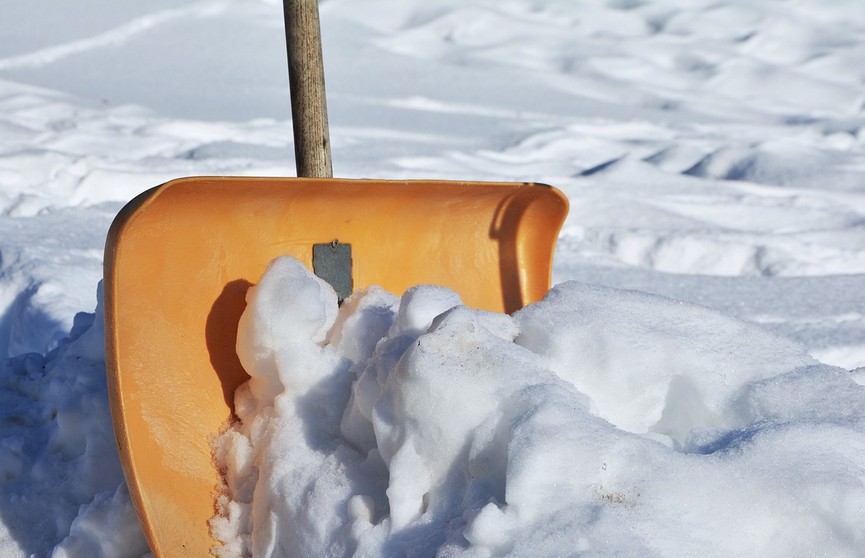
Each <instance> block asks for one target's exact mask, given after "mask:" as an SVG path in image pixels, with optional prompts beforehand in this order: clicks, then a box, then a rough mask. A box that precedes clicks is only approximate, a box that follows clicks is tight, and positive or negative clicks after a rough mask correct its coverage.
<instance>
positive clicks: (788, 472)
mask: <svg viewBox="0 0 865 558" xmlns="http://www.w3.org/2000/svg"><path fill="white" fill-rule="evenodd" d="M247 303H248V306H247V309H246V311H245V313H244V315H243V317H242V318H241V321H240V330H239V332H238V344H237V352H238V356H240V359H241V362H242V363H243V366H244V368H245V369H246V370H248V371H249V373H250V375H251V376H252V378H251V380H250V381H249V382H248V383H247V384H244V385H243V386H242V387H241V388H239V389H238V392H237V396H236V397H237V399H236V405H237V414H238V417H239V422H237V423H236V424H235V425H234V426H233V427H232V428H231V429H229V430H228V431H226V432H225V433H224V434H223V435H222V436H221V437H220V438H219V439H218V440H217V442H216V448H217V450H216V453H217V458H218V462H219V466H220V468H221V469H223V468H224V469H225V470H226V482H227V486H226V489H225V492H224V495H223V496H222V497H221V499H220V503H219V505H220V510H221V514H220V517H219V518H218V519H216V520H214V522H213V526H214V532H215V534H216V535H217V536H218V537H219V538H220V539H221V540H223V541H225V543H226V544H225V547H224V548H221V549H219V550H218V552H219V554H220V555H221V556H250V555H252V556H347V555H360V556H433V555H439V556H456V555H462V556H497V555H504V554H508V555H516V556H564V555H572V554H574V553H577V554H579V553H583V552H585V553H587V554H590V555H597V554H611V555H615V556H621V555H631V556H657V555H661V556H719V557H720V556H724V557H729V556H779V557H780V556H816V555H825V556H858V555H861V551H862V548H865V531H863V529H862V522H863V515H862V513H863V510H865V482H863V481H865V387H863V386H860V385H858V384H857V383H855V382H854V381H853V379H852V378H851V376H850V373H849V372H847V371H846V370H843V369H840V368H835V367H830V366H826V365H823V364H819V363H818V362H816V361H815V360H814V359H813V358H811V357H809V356H808V355H807V354H806V353H805V352H804V351H803V350H802V349H801V348H799V347H798V346H797V345H795V344H794V343H792V342H790V341H789V340H787V339H784V338H781V337H777V336H774V335H772V334H769V333H767V332H765V331H763V330H761V329H759V328H757V327H755V326H753V325H748V324H745V323H743V322H739V321H737V320H734V319H731V318H728V317H725V316H723V315H721V314H718V313H716V312H714V311H711V310H708V309H705V308H700V307H696V306H690V305H682V304H680V303H677V302H675V301H672V300H669V299H665V298H661V297H658V296H655V295H648V294H644V293H638V292H633V291H620V290H614V289H609V288H606V287H597V286H592V285H586V284H583V283H577V282H568V283H563V284H561V285H558V286H557V287H555V288H554V289H553V290H552V291H550V293H549V294H548V295H547V297H546V298H545V299H544V301H543V302H540V303H536V304H533V305H530V306H528V307H526V308H524V309H523V310H520V311H518V312H517V313H516V314H515V315H514V316H513V317H510V316H507V315H502V314H494V313H489V312H483V311H478V310H471V309H469V308H466V307H464V306H462V305H461V304H460V300H459V297H458V296H457V295H456V294H455V293H453V292H452V291H448V290H447V289H444V288H442V287H433V286H420V287H416V288H414V289H412V290H409V291H408V292H406V293H405V294H404V295H403V297H402V299H401V300H398V299H397V298H396V297H395V296H393V295H391V294H389V293H386V292H384V291H382V290H381V289H377V288H370V289H367V290H364V291H361V292H359V293H356V294H355V295H353V296H352V297H351V298H350V299H348V301H346V303H345V305H344V306H343V307H342V308H341V309H340V310H339V313H338V314H337V311H336V310H337V305H336V294H335V293H334V291H333V289H331V288H330V286H329V285H327V284H326V283H324V282H323V281H322V280H320V279H318V278H317V277H315V276H314V275H313V274H312V273H311V272H309V271H308V270H307V269H306V267H304V266H303V264H301V263H300V262H298V261H296V260H294V259H291V258H288V257H286V258H282V259H277V260H275V261H274V262H272V264H271V265H270V267H269V268H268V271H267V272H266V273H265V275H264V277H263V278H262V280H261V282H260V283H259V284H258V285H257V286H256V287H253V288H252V289H250V291H249V293H248V295H247ZM743 339H747V340H748V342H747V343H742V340H743Z"/></svg>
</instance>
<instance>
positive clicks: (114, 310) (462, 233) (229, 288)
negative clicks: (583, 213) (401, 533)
mask: <svg viewBox="0 0 865 558" xmlns="http://www.w3.org/2000/svg"><path fill="white" fill-rule="evenodd" d="M284 7H285V17H286V37H287V42H288V52H289V67H290V78H291V92H292V114H293V120H294V134H295V136H294V137H295V151H296V158H297V167H298V176H300V177H301V178H226V177H221V178H217V177H195V178H184V179H179V180H175V181H172V182H168V183H166V184H163V185H161V186H158V187H156V188H154V189H152V190H149V191H147V192H144V193H143V194H141V195H140V196H138V197H137V198H135V199H134V200H132V201H131V202H130V203H129V204H128V205H127V206H126V207H124V208H123V210H122V211H121V212H120V213H119V214H118V216H117V217H116V219H115V221H114V223H113V224H112V227H111V230H110V232H109V235H108V239H107V241H106V250H105V280H104V292H105V320H106V344H107V363H106V364H107V373H108V386H109V397H110V400H111V412H112V417H113V422H114V429H115V434H116V437H117V445H118V450H119V453H120V459H121V462H122V465H123V470H124V473H125V476H126V480H127V483H128V485H129V492H130V495H131V497H132V501H133V504H134V506H135V508H136V511H137V513H138V517H139V519H140V520H141V524H142V527H143V529H144V532H145V535H146V536H147V539H148V541H149V543H150V546H151V549H152V550H153V553H154V555H155V556H157V557H160V556H207V555H208V554H209V553H210V552H211V548H213V547H214V546H216V545H217V544H218V543H216V542H215V541H214V540H212V538H211V536H210V531H209V526H208V520H210V519H211V518H212V517H213V516H214V514H215V504H214V502H215V498H214V494H215V492H216V489H217V486H218V484H219V482H220V476H219V471H217V469H216V467H215V465H214V462H213V458H212V452H211V441H212V439H213V437H214V436H215V435H216V434H217V433H218V432H219V431H220V429H221V428H223V427H224V426H225V425H226V424H227V422H228V421H229V420H230V418H231V416H232V412H233V410H232V403H233V394H234V390H235V388H236V387H237V386H238V385H240V384H241V383H242V382H243V381H245V380H246V379H247V378H248V376H247V374H246V372H245V371H244V370H243V368H242V367H241V365H240V362H239V360H238V358H237V355H236V354H235V343H236V335H237V323H238V320H239V318H240V315H241V313H242V312H243V309H244V307H245V295H246V291H247V289H248V288H249V287H250V286H251V285H252V284H253V283H255V282H256V281H257V280H258V278H259V277H260V276H261V274H262V273H263V272H264V270H265V268H266V266H267V264H268V262H270V261H271V260H272V259H273V258H275V257H277V256H281V255H286V254H288V255H291V256H294V257H296V258H298V259H299V260H301V261H302V262H304V263H305V264H306V265H307V266H309V268H310V269H311V270H313V271H314V272H315V273H316V274H318V275H319V276H321V277H322V278H324V279H325V280H327V281H328V282H330V283H331V284H332V285H333V286H334V288H335V290H336V291H337V293H338V295H339V297H340V298H345V297H347V296H350V294H351V292H353V291H357V290H359V289H362V288H364V287H367V286H369V285H381V286H382V287H384V288H385V289H388V290H390V291H391V292H394V293H397V294H399V293H402V292H403V291H405V290H406V289H407V288H409V287H412V286H414V285H417V284H439V285H445V286H448V287H450V288H452V289H454V290H455V291H457V292H458V293H459V294H460V295H461V297H462V299H463V301H464V302H465V303H466V304H467V305H468V306H472V307H476V308H482V309H487V310H493V311H499V312H501V311H504V312H512V311H514V310H517V309H518V308H520V307H521V306H523V305H525V304H527V303H530V302H533V301H536V300H539V299H540V298H541V297H542V296H543V295H544V293H545V292H546V291H547V290H548V289H549V286H550V277H551V267H552V256H553V250H554V247H555V241H556V238H557V236H558V232H559V229H560V227H561V225H562V223H563V221H564V218H565V215H566V214H567V206H568V204H567V200H566V198H565V197H564V196H563V195H562V194H561V193H560V192H558V191H557V190H555V189H553V188H551V187H548V186H543V185H538V184H527V183H476V182H447V181H384V180H339V179H333V178H330V176H331V170H330V148H329V142H328V131H327V118H326V107H325V98H324V79H323V71H322V64H321V44H320V36H319V23H318V7H317V3H316V0H285V3H284Z"/></svg>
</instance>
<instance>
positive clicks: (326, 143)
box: [283, 0, 333, 178]
mask: <svg viewBox="0 0 865 558" xmlns="http://www.w3.org/2000/svg"><path fill="white" fill-rule="evenodd" d="M283 9H284V14H285V42H286V47H287V50H288V81H289V85H290V87H291V117H292V121H293V124H294V157H295V161H296V163H297V176H301V177H309V178H331V177H333V165H332V163H331V157H330V134H329V132H328V126H327V99H326V98H325V89H324V63H323V62H322V55H321V25H320V23H319V18H318V0H283Z"/></svg>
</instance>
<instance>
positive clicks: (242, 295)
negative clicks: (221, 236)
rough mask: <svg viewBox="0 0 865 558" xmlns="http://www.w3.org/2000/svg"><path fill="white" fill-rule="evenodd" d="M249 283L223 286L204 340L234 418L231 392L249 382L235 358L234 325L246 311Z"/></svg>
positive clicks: (210, 315) (237, 282) (244, 280)
mask: <svg viewBox="0 0 865 558" xmlns="http://www.w3.org/2000/svg"><path fill="white" fill-rule="evenodd" d="M251 286H252V283H250V282H249V281H247V280H246V279H237V280H234V281H231V282H229V283H227V284H226V285H225V287H224V288H223V289H222V292H221V293H220V294H219V296H218V297H216V300H215V301H214V302H213V306H211V308H210V312H209V313H208V315H207V323H206V324H205V329H204V336H205V340H206V343H207V352H208V353H209V355H210V364H211V366H213V370H214V372H216V375H217V376H218V377H219V383H220V384H221V385H222V396H223V398H224V399H225V404H226V405H227V406H228V408H230V409H231V413H232V415H233V414H234V391H235V390H236V389H237V387H238V386H240V384H242V383H243V382H245V381H246V380H248V379H249V374H247V373H246V370H244V369H243V366H242V365H241V364H240V359H239V358H238V357H237V350H236V346H237V324H238V322H239V321H240V316H241V314H243V311H244V310H245V309H246V291H248V290H249V288H250V287H251Z"/></svg>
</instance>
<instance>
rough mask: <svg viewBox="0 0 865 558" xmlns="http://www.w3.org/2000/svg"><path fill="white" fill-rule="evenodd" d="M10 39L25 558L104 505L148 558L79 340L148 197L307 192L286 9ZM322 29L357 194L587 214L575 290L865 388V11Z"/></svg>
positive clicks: (7, 380)
mask: <svg viewBox="0 0 865 558" xmlns="http://www.w3.org/2000/svg"><path fill="white" fill-rule="evenodd" d="M2 13H3V14H4V16H3V18H4V22H6V24H5V25H4V28H3V32H2V33H0V357H3V358H4V359H6V360H4V361H3V364H2V367H0V402H2V403H0V409H2V410H0V554H2V555H3V556H29V555H31V554H35V555H37V556H41V555H45V554H50V553H51V550H52V548H53V547H54V546H55V545H57V544H58V543H60V542H61V541H63V540H64V538H66V537H67V535H69V533H70V526H71V525H72V521H73V518H75V517H76V516H78V515H79V506H80V505H84V504H87V505H88V507H87V508H86V510H88V513H82V514H81V515H80V517H79V521H78V522H77V523H76V525H75V526H73V535H75V536H73V537H71V538H70V539H69V540H67V542H66V546H65V548H66V549H67V550H68V551H69V553H70V554H71V555H76V554H75V552H78V553H79V554H78V555H97V554H98V553H99V552H102V553H104V554H105V555H109V556H110V555H120V550H118V549H117V548H123V549H124V551H131V552H134V550H135V548H134V545H129V544H126V545H125V546H124V544H120V543H118V544H119V546H118V547H117V548H114V549H113V550H112V547H111V546H110V545H111V544H114V543H112V542H111V541H109V540H108V539H109V537H107V536H106V535H105V533H107V532H111V531H112V529H109V528H108V527H107V525H108V524H109V522H110V520H109V518H112V517H113V518H114V519H111V521H119V522H121V523H122V521H121V519H122V517H123V516H122V514H119V515H118V514H117V513H114V514H110V513H106V510H112V509H113V510H124V509H126V508H125V505H126V504H125V502H126V500H125V499H124V498H125V496H124V492H123V488H122V486H121V488H120V489H118V491H117V493H116V494H115V489H116V488H117V486H118V484H119V483H120V480H121V477H120V476H119V475H120V473H119V470H118V468H117V466H116V463H115V461H113V460H115V459H116V457H113V456H112V454H111V449H110V448H111V443H113V436H112V435H111V432H110V429H107V430H106V427H105V420H106V419H105V417H106V412H107V407H106V405H107V403H106V402H105V400H104V385H103V384H101V383H100V382H102V380H101V368H100V367H101V366H102V365H103V363H102V360H101V359H103V358H104V356H103V355H101V353H100V350H101V349H100V344H99V342H98V341H99V330H98V323H99V319H98V317H97V319H96V321H95V322H94V323H95V324H96V325H94V326H90V323H91V322H93V317H92V316H79V317H78V318H77V320H76V318H75V316H76V313H78V312H93V310H94V308H95V307H96V296H95V294H96V292H97V284H98V281H99V279H100V277H101V273H102V270H101V259H102V248H103V242H104V238H105V233H106V231H107V228H108V226H109V224H110V222H111V219H112V218H113V216H114V214H115V213H116V212H117V211H118V210H119V208H120V207H122V205H123V203H124V202H125V201H127V200H128V199H130V198H131V197H132V196H134V195H135V194H137V193H138V192H140V191H142V190H144V189H146V188H148V187H151V186H153V185H156V184H159V183H161V182H163V181H165V180H167V179H170V178H174V177H178V176H186V175H213V174H230V175H292V174H293V161H292V158H291V153H292V146H291V139H290V137H291V126H290V121H289V120H288V118H289V104H288V96H287V92H286V88H287V86H286V83H287V72H286V69H285V63H284V45H283V31H282V15H281V5H280V4H279V3H278V2H276V1H274V0H202V1H192V2H190V1H187V0H182V1H181V0H151V1H149V2H146V3H143V2H129V1H123V2H105V1H104V0H80V1H78V2H75V3H74V4H70V3H68V2H66V3H64V2H59V1H57V0H30V1H29V2H14V1H12V0H5V2H3V3H2ZM321 16H322V27H323V29H322V30H323V35H324V50H325V63H326V71H327V88H328V99H329V109H330V122H331V135H332V143H333V157H334V168H335V173H336V174H337V175H339V176H345V177H382V178H395V177H401V178H402V177H404V178H457V179H473V180H514V181H524V180H529V181H538V182H546V183H550V184H553V185H555V186H557V187H558V188H560V189H561V190H563V191H564V192H565V193H566V194H567V195H568V197H569V199H570V201H571V213H570V217H569V219H568V221H567V223H566V224H565V227H564V229H563V231H562V236H561V239H560V242H559V246H558V249H557V252H556V263H555V271H554V279H555V282H556V283H561V282H565V281H569V280H578V281H582V282H587V283H591V284H594V285H599V286H608V287H616V288H625V289H632V290H637V291H642V292H646V293H657V294H662V295H665V296H667V297H670V298H672V299H674V300H677V301H681V302H685V303H695V304H698V305H702V306H706V307H708V308H711V309H714V310H717V311H720V312H721V313H723V314H725V315H727V316H729V317H733V318H738V319H742V320H745V321H747V322H750V323H752V324H756V325H758V326H760V328H762V329H764V330H768V331H769V332H771V333H775V334H779V335H780V336H781V337H782V338H786V339H789V340H791V341H793V342H794V343H796V344H799V345H800V346H801V347H802V350H803V354H805V353H808V354H810V355H811V356H813V357H815V358H816V359H817V360H819V361H821V362H823V363H826V364H830V365H835V366H839V367H841V368H843V369H846V370H854V369H856V368H857V367H862V366H865V92H863V91H865V87H863V86H865V66H863V65H862V64H861V61H862V60H863V59H865V5H863V4H862V2H861V1H860V0H836V1H833V2H831V3H827V2H821V1H819V0H787V1H783V0H760V1H755V2H747V1H744V0H741V1H739V0H721V1H717V0H713V1H709V0H694V1H691V2H688V3H682V2H675V1H674V0H657V1H646V2H642V1H640V0H606V1H602V0H592V1H586V2H572V1H570V0H538V1H530V0H496V1H492V0H489V1H482V0H473V1H470V2H466V1H457V0H446V1H444V0H443V1H437V2H434V3H429V2H421V1H419V0H418V1H411V2H406V1H398V0H375V1H370V2H357V1H354V2H351V1H349V0H323V1H322V2H321ZM568 292H570V291H568ZM592 292H593V291H592ZM605 292H606V291H605ZM610 292H618V291H610ZM397 294H400V293H397ZM586 296H588V295H586ZM610 296H613V295H610ZM623 296H624V295H623ZM614 299H615V300H623V299H621V298H620V297H619V298H616V297H614ZM659 304H660V303H659ZM625 308H627V306H626V307H625ZM664 308H666V307H664ZM687 308H693V307H691V306H687ZM670 315H671V316H672V317H671V320H677V319H679V318H681V319H682V320H683V322H687V320H690V319H691V318H690V317H686V316H684V315H682V316H680V317H679V318H677V317H676V314H675V313H671V314H670ZM712 315H713V316H714V315H715V314H712ZM706 319H707V320H708V319H709V318H706ZM712 319H714V318H712ZM607 320H608V321H607V322H605V323H608V324H613V323H614V322H613V321H612V320H613V318H612V317H609V318H607ZM76 321H77V326H76V328H75V330H74V333H73V335H72V337H78V336H79V335H80V336H81V337H79V338H78V340H77V341H75V342H74V343H71V344H70V343H68V342H67V341H63V339H64V338H67V337H68V336H69V335H70V333H69V332H70V329H72V328H73V325H74V322H76ZM712 323H714V322H712ZM723 323H724V324H727V323H728V322H723ZM88 327H89V329H88ZM725 327H726V326H725ZM701 331H702V330H701ZM748 331H751V330H748ZM683 335H684V334H683ZM706 335H709V333H706ZM652 339H655V338H654V337H653V336H652V334H651V333H646V336H645V337H644V338H643V340H644V341H645V340H652ZM743 342H745V341H743ZM778 342H779V343H780V341H778ZM772 343H775V341H773V342H772ZM769 345H771V346H776V345H774V344H769ZM769 345H766V346H769ZM54 349H56V350H54ZM51 350H54V351H53V352H48V351H51ZM749 354H750V353H749ZM797 358H799V357H797ZM802 358H805V357H804V356H803V357H802ZM698 360H699V359H698ZM737 362H743V361H737ZM803 362H804V361H803ZM862 376H863V374H862V373H861V371H858V372H856V373H855V374H852V377H853V378H859V379H860V381H861V378H862ZM583 391H585V392H587V393H588V392H589V391H590V390H588V388H585V387H584V389H583ZM589 395H590V396H591V395H592V394H591V393H589ZM601 395H602V394H595V396H597V397H600V396H601ZM857 401H859V400H857ZM595 403H597V401H595ZM815 404H816V403H815ZM850 405H851V407H850V408H851V409H860V410H861V401H859V402H856V401H854V402H853V403H850ZM791 412H792V411H791ZM851 413H853V414H852V415H850V416H854V415H855V416H865V412H862V413H861V414H857V413H859V411H856V412H853V411H851ZM600 416H602V417H603V418H606V419H607V420H610V421H611V422H612V423H614V424H617V425H618V426H623V425H622V424H618V423H617V421H616V420H615V419H614V416H613V415H609V414H608V415H605V414H604V413H600ZM848 418H849V417H848ZM854 422H855V421H854ZM634 424H637V423H634ZM629 428H630V429H631V430H633V431H637V430H639V428H638V427H637V426H634V425H633V424H632V425H631V426H630V427H629ZM859 436H860V437H859V438H858V440H859V443H861V440H862V437H861V434H860V435H859ZM844 440H845V443H853V442H852V441H851V440H855V438H844ZM821 451H822V450H821ZM97 462H98V463H102V465H98V466H97V465H96V464H95V463H97ZM858 463H859V465H860V467H861V466H862V465H863V463H862V461H861V459H860V461H858ZM651 470H652V469H647V471H651ZM647 474H648V473H647ZM815 474H816V473H815ZM858 475H859V476H858V477H857V478H858V479H859V480H858V482H859V483H862V482H863V480H862V479H863V473H862V470H861V469H859V472H858ZM854 476H855V475H854ZM707 497H708V496H707ZM856 505H859V504H856ZM126 511H127V512H128V509H126ZM854 511H855V510H854ZM859 512H860V515H859V517H861V509H860V510H859ZM851 513H852V512H851ZM100 514H101V515H100ZM118 518H120V519H118ZM839 521H841V520H840V519H839ZM123 524H124V525H128V522H127V523H123ZM88 526H89V527H88ZM118 529H119V528H118ZM118 529H113V531H114V532H118V533H120V534H119V535H118V537H119V539H120V540H122V541H127V542H128V540H131V539H130V538H127V537H126V534H128V533H127V532H125V531H122V532H121V531H118ZM88 533H89V535H88ZM94 533H95V534H94ZM88 536H89V537H90V539H88ZM76 537H77V538H76ZM129 537H131V538H134V533H132V534H129ZM839 537H840V535H839ZM91 539H93V540H91ZM94 540H95V541H96V542H94ZM625 542H626V541H625ZM94 544H101V545H102V548H101V549H100V550H94V548H95V547H94V546H87V545H94ZM623 544H624V543H623ZM839 544H840V543H839ZM76 545H77V546H76ZM634 548H636V547H634ZM665 548H666V547H665ZM839 548H840V547H839ZM76 549H77V550H76ZM65 551H66V550H58V553H62V552H65ZM666 554H667V555H669V552H667V553H666Z"/></svg>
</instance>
